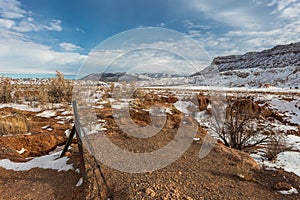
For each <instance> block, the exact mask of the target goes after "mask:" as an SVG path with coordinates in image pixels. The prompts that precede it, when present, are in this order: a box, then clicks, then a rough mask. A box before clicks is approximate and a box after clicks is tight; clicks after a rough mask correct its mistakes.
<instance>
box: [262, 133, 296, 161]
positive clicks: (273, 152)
mask: <svg viewBox="0 0 300 200" xmlns="http://www.w3.org/2000/svg"><path fill="white" fill-rule="evenodd" d="M289 150H291V147H289V146H287V143H286V141H285V140H284V138H283V136H282V135H274V136H272V137H271V138H270V140H269V142H268V143H267V148H266V152H265V153H264V157H265V158H267V159H268V160H269V161H274V160H276V158H277V156H278V154H280V153H281V152H284V151H289Z"/></svg>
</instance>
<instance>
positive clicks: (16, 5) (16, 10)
mask: <svg viewBox="0 0 300 200" xmlns="http://www.w3.org/2000/svg"><path fill="white" fill-rule="evenodd" d="M20 6H21V3H20V2H19V1H17V0H1V1H0V13H1V16H2V17H3V18H5V19H16V18H22V17H24V15H26V14H28V13H29V12H27V11H25V10H24V9H22V8H21V7H20Z"/></svg>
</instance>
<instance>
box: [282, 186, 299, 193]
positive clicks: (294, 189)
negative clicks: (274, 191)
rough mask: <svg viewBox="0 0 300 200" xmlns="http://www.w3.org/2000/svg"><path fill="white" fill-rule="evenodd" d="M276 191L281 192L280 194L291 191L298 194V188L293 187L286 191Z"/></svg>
mask: <svg viewBox="0 0 300 200" xmlns="http://www.w3.org/2000/svg"><path fill="white" fill-rule="evenodd" d="M278 192H279V193H281V194H293V193H295V194H298V190H297V189H296V188H294V187H293V188H292V189H290V190H288V191H286V190H280V191H278Z"/></svg>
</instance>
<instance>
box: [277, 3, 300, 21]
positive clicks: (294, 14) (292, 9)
mask: <svg viewBox="0 0 300 200" xmlns="http://www.w3.org/2000/svg"><path fill="white" fill-rule="evenodd" d="M281 17H282V18H288V19H294V18H298V19H300V3H295V4H292V5H291V6H289V7H287V8H285V9H284V10H282V12H281Z"/></svg>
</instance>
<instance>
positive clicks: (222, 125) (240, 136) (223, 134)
mask: <svg viewBox="0 0 300 200" xmlns="http://www.w3.org/2000/svg"><path fill="white" fill-rule="evenodd" d="M246 101H248V100H245V99H243V98H241V99H237V98H235V99H229V100H228V102H227V104H228V105H227V108H226V114H225V116H224V117H220V116H222V114H221V111H219V110H218V109H219V107H218V106H214V107H213V110H212V113H213V120H212V124H211V130H212V131H213V132H214V133H215V134H216V135H217V136H218V137H219V138H220V139H221V140H222V142H223V143H224V144H225V145H226V146H228V147H231V148H235V149H239V150H244V149H246V148H250V147H254V146H257V145H259V144H262V143H265V142H267V141H268V140H269V138H270V137H271V135H272V129H271V127H268V126H261V125H260V123H259V122H260V119H261V118H262V116H261V115H260V113H259V112H258V111H256V112H254V111H253V110H251V109H249V108H247V104H246V103H245V102H246ZM266 133H268V134H266Z"/></svg>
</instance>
